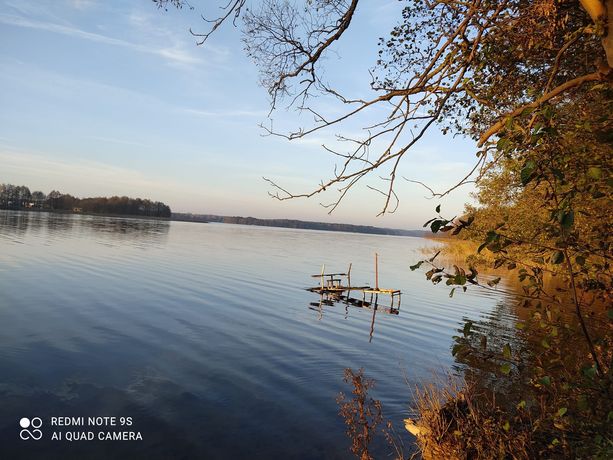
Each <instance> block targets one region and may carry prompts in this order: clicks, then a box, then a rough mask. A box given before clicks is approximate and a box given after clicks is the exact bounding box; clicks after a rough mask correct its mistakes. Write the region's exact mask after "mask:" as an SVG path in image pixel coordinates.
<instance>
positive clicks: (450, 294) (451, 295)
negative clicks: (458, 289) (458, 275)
mask: <svg viewBox="0 0 613 460" xmlns="http://www.w3.org/2000/svg"><path fill="white" fill-rule="evenodd" d="M454 292H455V288H453V289H452V290H451V292H449V298H451V297H453V293H454Z"/></svg>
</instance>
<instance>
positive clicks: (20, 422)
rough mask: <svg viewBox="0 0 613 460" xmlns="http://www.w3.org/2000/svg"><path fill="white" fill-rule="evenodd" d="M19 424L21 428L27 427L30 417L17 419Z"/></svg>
mask: <svg viewBox="0 0 613 460" xmlns="http://www.w3.org/2000/svg"><path fill="white" fill-rule="evenodd" d="M19 425H21V428H27V427H29V426H30V419H29V418H27V417H24V418H22V419H21V420H19Z"/></svg>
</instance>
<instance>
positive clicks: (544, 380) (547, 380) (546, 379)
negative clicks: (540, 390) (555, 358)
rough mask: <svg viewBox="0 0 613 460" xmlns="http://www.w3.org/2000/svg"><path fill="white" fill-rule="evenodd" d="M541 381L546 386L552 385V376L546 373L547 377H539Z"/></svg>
mask: <svg viewBox="0 0 613 460" xmlns="http://www.w3.org/2000/svg"><path fill="white" fill-rule="evenodd" d="M539 383H540V384H542V385H545V386H549V385H551V377H549V376H548V375H546V376H545V377H541V378H540V379H539Z"/></svg>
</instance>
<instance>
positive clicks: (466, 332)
mask: <svg viewBox="0 0 613 460" xmlns="http://www.w3.org/2000/svg"><path fill="white" fill-rule="evenodd" d="M472 327H473V322H472V321H467V322H466V324H465V325H464V329H463V330H462V332H464V336H465V337H466V336H468V335H469V334H470V329H471V328H472Z"/></svg>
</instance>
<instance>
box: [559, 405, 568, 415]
mask: <svg viewBox="0 0 613 460" xmlns="http://www.w3.org/2000/svg"><path fill="white" fill-rule="evenodd" d="M566 412H568V408H566V407H560V408H559V409H558V413H557V416H558V417H563V416H564V414H566Z"/></svg>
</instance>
